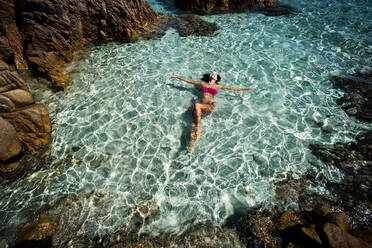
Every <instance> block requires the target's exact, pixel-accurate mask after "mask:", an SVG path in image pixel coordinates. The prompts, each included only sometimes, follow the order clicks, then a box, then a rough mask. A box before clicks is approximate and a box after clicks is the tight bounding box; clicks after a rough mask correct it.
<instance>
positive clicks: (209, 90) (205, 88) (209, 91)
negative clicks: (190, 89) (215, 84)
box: [191, 86, 217, 106]
mask: <svg viewBox="0 0 372 248" xmlns="http://www.w3.org/2000/svg"><path fill="white" fill-rule="evenodd" d="M200 91H202V92H204V93H210V94H212V95H216V94H217V90H216V89H213V88H208V87H205V86H202V87H201V88H200ZM197 102H198V100H196V99H192V100H191V104H193V105H194V104H195V103H197ZM204 104H208V105H211V106H213V105H214V102H210V103H204Z"/></svg>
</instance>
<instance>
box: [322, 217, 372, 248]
mask: <svg viewBox="0 0 372 248" xmlns="http://www.w3.org/2000/svg"><path fill="white" fill-rule="evenodd" d="M322 231H323V232H324V235H325V239H326V241H327V244H328V247H330V248H371V246H370V245H369V244H368V243H366V242H364V241H363V240H360V239H358V238H356V237H353V236H352V235H350V234H349V233H347V232H345V231H343V230H342V229H341V228H340V227H338V226H336V225H335V224H332V223H326V224H324V226H323V228H322Z"/></svg>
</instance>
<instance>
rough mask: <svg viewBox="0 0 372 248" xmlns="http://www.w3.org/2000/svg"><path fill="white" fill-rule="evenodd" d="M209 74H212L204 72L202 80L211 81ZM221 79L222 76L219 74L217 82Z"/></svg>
mask: <svg viewBox="0 0 372 248" xmlns="http://www.w3.org/2000/svg"><path fill="white" fill-rule="evenodd" d="M209 75H211V74H210V73H206V74H204V75H203V77H202V78H201V80H203V81H204V82H207V83H209ZM220 80H221V76H220V75H218V74H217V81H216V83H218V82H219V81H220Z"/></svg>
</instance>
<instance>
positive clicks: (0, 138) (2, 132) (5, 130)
mask: <svg viewBox="0 0 372 248" xmlns="http://www.w3.org/2000/svg"><path fill="white" fill-rule="evenodd" d="M21 150H22V146H21V143H20V142H19V141H18V137H17V133H16V130H15V128H14V127H13V126H12V125H11V124H10V123H9V122H8V121H7V120H5V119H3V118H1V117H0V161H5V160H7V159H9V158H12V157H14V156H16V155H18V154H19V153H20V152H21Z"/></svg>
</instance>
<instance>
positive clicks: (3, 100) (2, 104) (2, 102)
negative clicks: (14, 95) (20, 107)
mask: <svg viewBox="0 0 372 248" xmlns="http://www.w3.org/2000/svg"><path fill="white" fill-rule="evenodd" d="M15 109H16V106H15V104H14V103H13V102H12V100H10V99H9V98H8V97H6V96H3V95H1V94H0V113H9V112H12V111H14V110H15Z"/></svg>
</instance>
